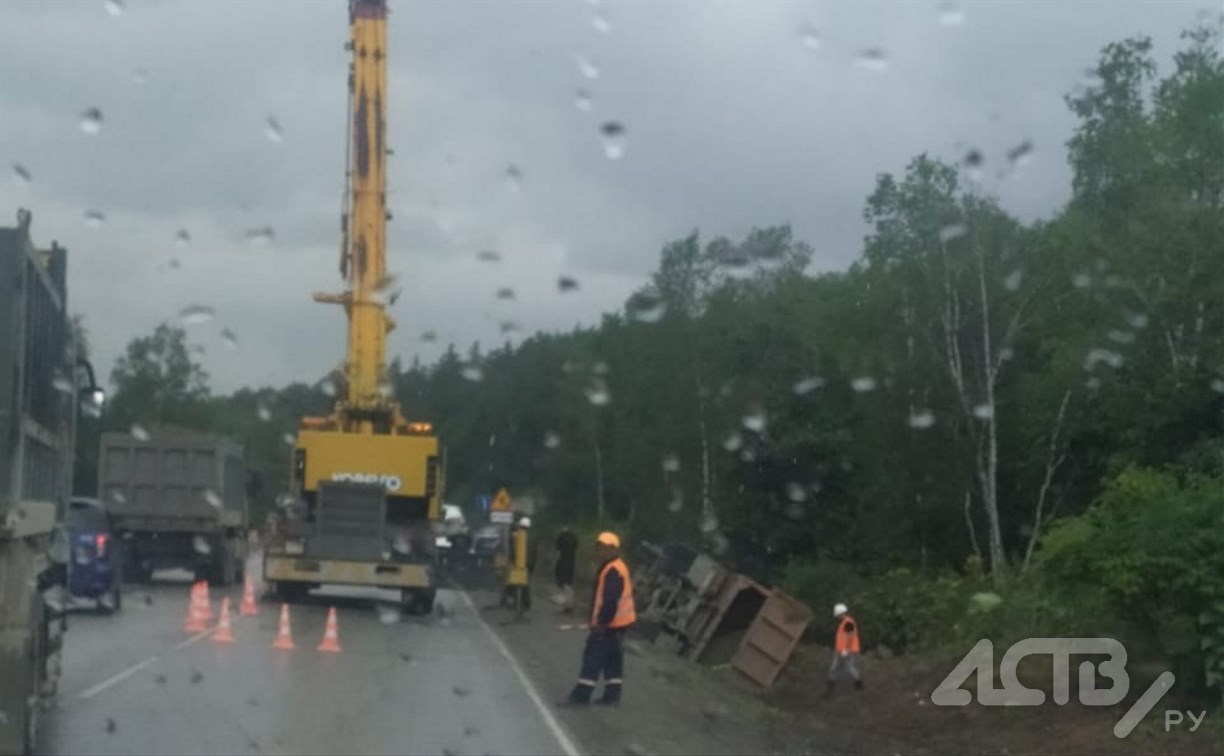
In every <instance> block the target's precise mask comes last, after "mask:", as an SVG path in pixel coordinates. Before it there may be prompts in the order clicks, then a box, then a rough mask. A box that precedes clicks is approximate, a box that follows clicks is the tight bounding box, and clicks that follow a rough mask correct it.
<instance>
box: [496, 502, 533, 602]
mask: <svg viewBox="0 0 1224 756" xmlns="http://www.w3.org/2000/svg"><path fill="white" fill-rule="evenodd" d="M519 531H522V532H523V533H524V534H525V535H526V539H525V540H526V542H527V549H526V551H527V553H526V559H525V561H526V564H527V584H526V585H521V586H516V585H510V584H509V583H507V585H506V589H505V591H504V593H503V594H502V603H503V604H507V605H509V606H514V597H515V592H516V591H517V593H518V597H519V607H520V608H521V609H523V610H524V611H526V610H528V609H531V576H532V574H534V573H535V566H536V557H537V556H538V555H539V553H540V548H539V546H540V544H539V542H538V541H537V540H536V539H534V538H532V537H531V518H530V517H527V516H526V515H524V516H523V517H520V518H519V519H518V522H516V523H515V524H514V527H512V528H511V529H510V565H511V566H512V567H513V565H515V564H518V555H517V552H516V548H517V544H518V538H516V537H515V534H516V533H518V532H519Z"/></svg>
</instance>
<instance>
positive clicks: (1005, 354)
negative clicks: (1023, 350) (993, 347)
mask: <svg viewBox="0 0 1224 756" xmlns="http://www.w3.org/2000/svg"><path fill="white" fill-rule="evenodd" d="M1015 356H1016V350H1015V349H1012V348H1011V347H1003V348H1002V349H1000V350H999V359H1000V360H1010V359H1011V358H1012V357H1015Z"/></svg>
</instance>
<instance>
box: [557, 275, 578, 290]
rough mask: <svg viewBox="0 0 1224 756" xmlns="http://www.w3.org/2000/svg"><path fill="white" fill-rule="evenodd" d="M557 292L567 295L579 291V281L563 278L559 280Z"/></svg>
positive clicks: (568, 277)
mask: <svg viewBox="0 0 1224 756" xmlns="http://www.w3.org/2000/svg"><path fill="white" fill-rule="evenodd" d="M557 291H559V292H561V293H562V294H565V293H566V292H570V291H578V281H577V280H575V279H574V278H571V277H570V276H561V277H559V278H558V279H557Z"/></svg>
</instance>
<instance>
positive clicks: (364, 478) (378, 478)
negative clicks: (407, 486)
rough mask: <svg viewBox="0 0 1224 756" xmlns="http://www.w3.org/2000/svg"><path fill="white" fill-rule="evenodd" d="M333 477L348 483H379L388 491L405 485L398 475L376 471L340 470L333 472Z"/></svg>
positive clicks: (396, 489)
mask: <svg viewBox="0 0 1224 756" xmlns="http://www.w3.org/2000/svg"><path fill="white" fill-rule="evenodd" d="M331 479H332V480H338V481H344V482H347V483H378V484H381V485H382V486H384V487H385V488H386V489H387V490H388V491H398V490H400V486H402V485H403V481H401V480H400V478H399V476H398V475H378V474H376V473H351V472H338V473H332V476H331Z"/></svg>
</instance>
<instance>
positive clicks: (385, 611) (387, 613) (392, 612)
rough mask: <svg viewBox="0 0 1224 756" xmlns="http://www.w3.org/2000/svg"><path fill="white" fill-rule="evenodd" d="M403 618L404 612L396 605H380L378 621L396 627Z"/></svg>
mask: <svg viewBox="0 0 1224 756" xmlns="http://www.w3.org/2000/svg"><path fill="white" fill-rule="evenodd" d="M401 616H402V612H401V610H400V608H399V606H397V605H395V604H383V603H380V604H379V605H378V621H379V622H381V623H383V624H384V625H394V624H395V623H397V622H399V621H400V617H401Z"/></svg>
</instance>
